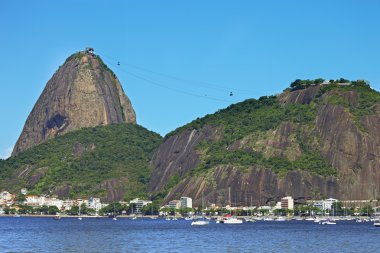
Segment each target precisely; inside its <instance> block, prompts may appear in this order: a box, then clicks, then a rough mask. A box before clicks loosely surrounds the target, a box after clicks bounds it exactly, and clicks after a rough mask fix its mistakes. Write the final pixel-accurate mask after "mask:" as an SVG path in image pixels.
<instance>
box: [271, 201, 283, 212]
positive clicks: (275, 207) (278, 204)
mask: <svg viewBox="0 0 380 253" xmlns="http://www.w3.org/2000/svg"><path fill="white" fill-rule="evenodd" d="M281 208H282V205H281V201H280V202H277V203H276V205H275V206H274V207H273V208H272V210H278V209H281Z"/></svg>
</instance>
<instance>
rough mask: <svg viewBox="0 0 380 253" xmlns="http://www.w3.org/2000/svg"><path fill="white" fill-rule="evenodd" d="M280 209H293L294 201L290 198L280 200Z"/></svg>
mask: <svg viewBox="0 0 380 253" xmlns="http://www.w3.org/2000/svg"><path fill="white" fill-rule="evenodd" d="M281 208H282V209H289V210H293V209H294V199H293V198H292V197H291V196H286V197H283V198H282V199H281Z"/></svg>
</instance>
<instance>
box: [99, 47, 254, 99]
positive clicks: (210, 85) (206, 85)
mask: <svg viewBox="0 0 380 253" xmlns="http://www.w3.org/2000/svg"><path fill="white" fill-rule="evenodd" d="M101 55H102V56H103V57H105V58H108V59H109V60H111V61H113V62H118V65H119V64H120V62H119V61H118V60H116V59H115V58H113V57H110V56H107V55H105V54H103V53H101ZM123 65H127V66H130V67H133V68H135V69H139V70H142V71H145V72H149V73H151V74H155V75H160V76H163V77H167V78H171V79H174V80H177V81H181V82H187V83H192V84H195V85H197V84H198V85H197V86H200V87H204V88H208V89H214V90H223V91H226V92H231V91H234V92H235V93H255V91H252V90H244V89H235V88H229V87H226V86H222V85H217V84H213V83H209V82H205V81H196V80H190V79H185V78H181V77H177V76H174V75H169V74H165V73H161V72H157V71H153V70H150V69H147V68H143V67H140V66H137V65H134V64H131V63H126V62H123ZM200 84H202V85H200Z"/></svg>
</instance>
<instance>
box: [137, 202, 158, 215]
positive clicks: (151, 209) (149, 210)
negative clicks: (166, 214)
mask: <svg viewBox="0 0 380 253" xmlns="http://www.w3.org/2000/svg"><path fill="white" fill-rule="evenodd" d="M159 210H160V205H159V204H158V203H157V202H153V203H149V204H147V205H146V206H144V207H143V208H142V210H141V212H142V213H143V214H144V215H157V214H158V212H159Z"/></svg>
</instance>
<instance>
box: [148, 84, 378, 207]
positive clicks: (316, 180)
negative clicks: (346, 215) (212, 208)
mask: <svg viewBox="0 0 380 253" xmlns="http://www.w3.org/2000/svg"><path fill="white" fill-rule="evenodd" d="M358 90H359V89H352V90H350V89H349V88H347V89H338V88H337V89H331V90H329V91H326V92H321V86H311V87H309V88H307V89H303V90H297V91H293V92H285V93H283V94H280V95H279V96H278V97H277V98H278V101H279V102H280V104H281V106H284V107H286V106H290V105H292V104H302V105H303V106H312V108H315V112H316V116H315V119H314V120H312V121H308V122H307V123H304V124H303V123H302V122H298V123H294V122H287V121H284V122H282V123H281V124H280V125H279V126H277V127H276V128H275V129H270V130H268V131H256V132H254V133H251V134H248V135H246V136H244V137H243V138H241V139H238V140H234V141H233V142H231V143H229V145H228V148H227V149H228V151H231V152H233V151H236V150H244V151H247V152H250V151H254V152H259V153H260V154H262V155H263V157H266V158H268V157H282V158H286V159H287V160H289V161H294V160H296V159H298V158H299V157H300V156H301V155H302V153H303V148H302V146H303V147H304V146H305V145H306V146H308V149H309V151H308V152H313V153H316V154H318V155H320V156H321V157H322V158H323V159H324V160H325V161H326V162H327V163H328V164H329V165H330V166H331V167H333V168H335V169H336V172H337V174H336V175H335V176H320V175H317V174H315V173H312V172H309V171H305V170H290V171H288V172H287V173H285V174H284V173H274V172H273V171H271V170H270V169H268V168H265V167H262V166H261V167H260V166H259V165H257V164H251V166H249V167H244V168H241V167H239V166H235V165H234V164H222V165H219V166H216V167H213V168H209V169H207V170H204V171H202V172H199V171H197V172H196V173H195V175H194V173H191V171H192V170H193V169H195V168H197V166H199V165H200V164H201V162H202V159H204V158H205V157H204V156H202V155H203V154H201V153H199V152H201V151H199V150H202V149H199V145H197V144H198V143H201V142H203V141H207V142H210V141H213V140H215V139H213V138H209V139H205V138H204V136H202V135H201V134H200V133H202V132H208V131H209V130H207V129H214V131H215V130H216V129H219V130H221V129H223V126H222V125H219V126H214V127H212V128H211V127H209V126H207V122H206V125H205V126H206V127H205V126H203V128H200V129H199V130H190V129H186V128H185V130H182V131H178V133H177V134H175V135H173V136H170V137H169V138H167V139H166V141H165V142H164V143H163V144H162V145H161V146H160V147H159V148H158V150H157V152H156V156H155V157H154V158H153V164H154V171H153V174H152V178H151V182H150V187H149V190H150V191H151V192H157V191H159V190H161V191H162V189H163V187H164V186H165V185H167V184H168V182H169V180H170V178H171V177H173V175H179V176H180V179H179V181H178V182H177V183H176V185H175V186H174V187H173V188H172V189H171V190H170V191H169V193H168V194H167V195H166V197H165V202H168V201H170V200H172V199H177V198H179V197H180V196H189V197H192V198H193V199H194V203H195V204H199V203H200V201H201V198H202V196H203V198H204V199H205V200H207V202H208V204H210V203H216V204H219V205H225V204H229V203H228V201H229V197H228V192H229V189H230V192H231V195H230V199H231V202H232V204H239V205H246V204H250V203H253V204H254V205H258V204H259V205H263V204H266V203H268V202H272V201H278V200H279V199H280V198H281V197H283V196H285V195H291V196H293V197H294V198H295V199H296V201H298V202H302V201H304V200H306V199H318V198H324V197H334V198H338V199H350V200H355V199H356V200H363V199H378V198H379V195H380V186H379V184H380V135H379V134H378V131H379V126H380V109H379V108H380V100H379V101H377V102H376V101H375V102H374V104H373V105H371V108H372V109H373V108H376V111H375V112H374V113H369V115H365V116H360V114H358V113H357V114H356V115H354V114H353V111H354V110H355V108H356V107H357V106H360V105H359V97H360V94H359V92H360V91H358ZM322 93H323V94H322ZM375 93H376V92H375V91H373V93H372V95H373V94H375ZM367 95H368V94H367ZM312 101H314V102H313V103H311V102H312ZM247 104H248V103H247ZM372 109H371V110H372ZM247 110H248V108H247ZM313 110H314V109H313ZM219 117H221V116H219ZM230 128H231V127H230ZM232 129H233V128H232ZM194 133H197V141H196V142H193V143H192V145H190V146H189V145H187V146H186V145H185V143H187V140H191V138H190V137H191V135H192V134H194ZM218 136H219V137H218V138H222V140H223V133H222V131H219V135H218ZM221 136H222V137H221ZM176 140H181V141H178V142H176ZM184 147H186V148H184ZM197 150H198V151H197ZM203 168H204V167H203ZM189 172H190V173H189ZM164 192H165V191H164ZM251 201H252V202H251Z"/></svg>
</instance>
